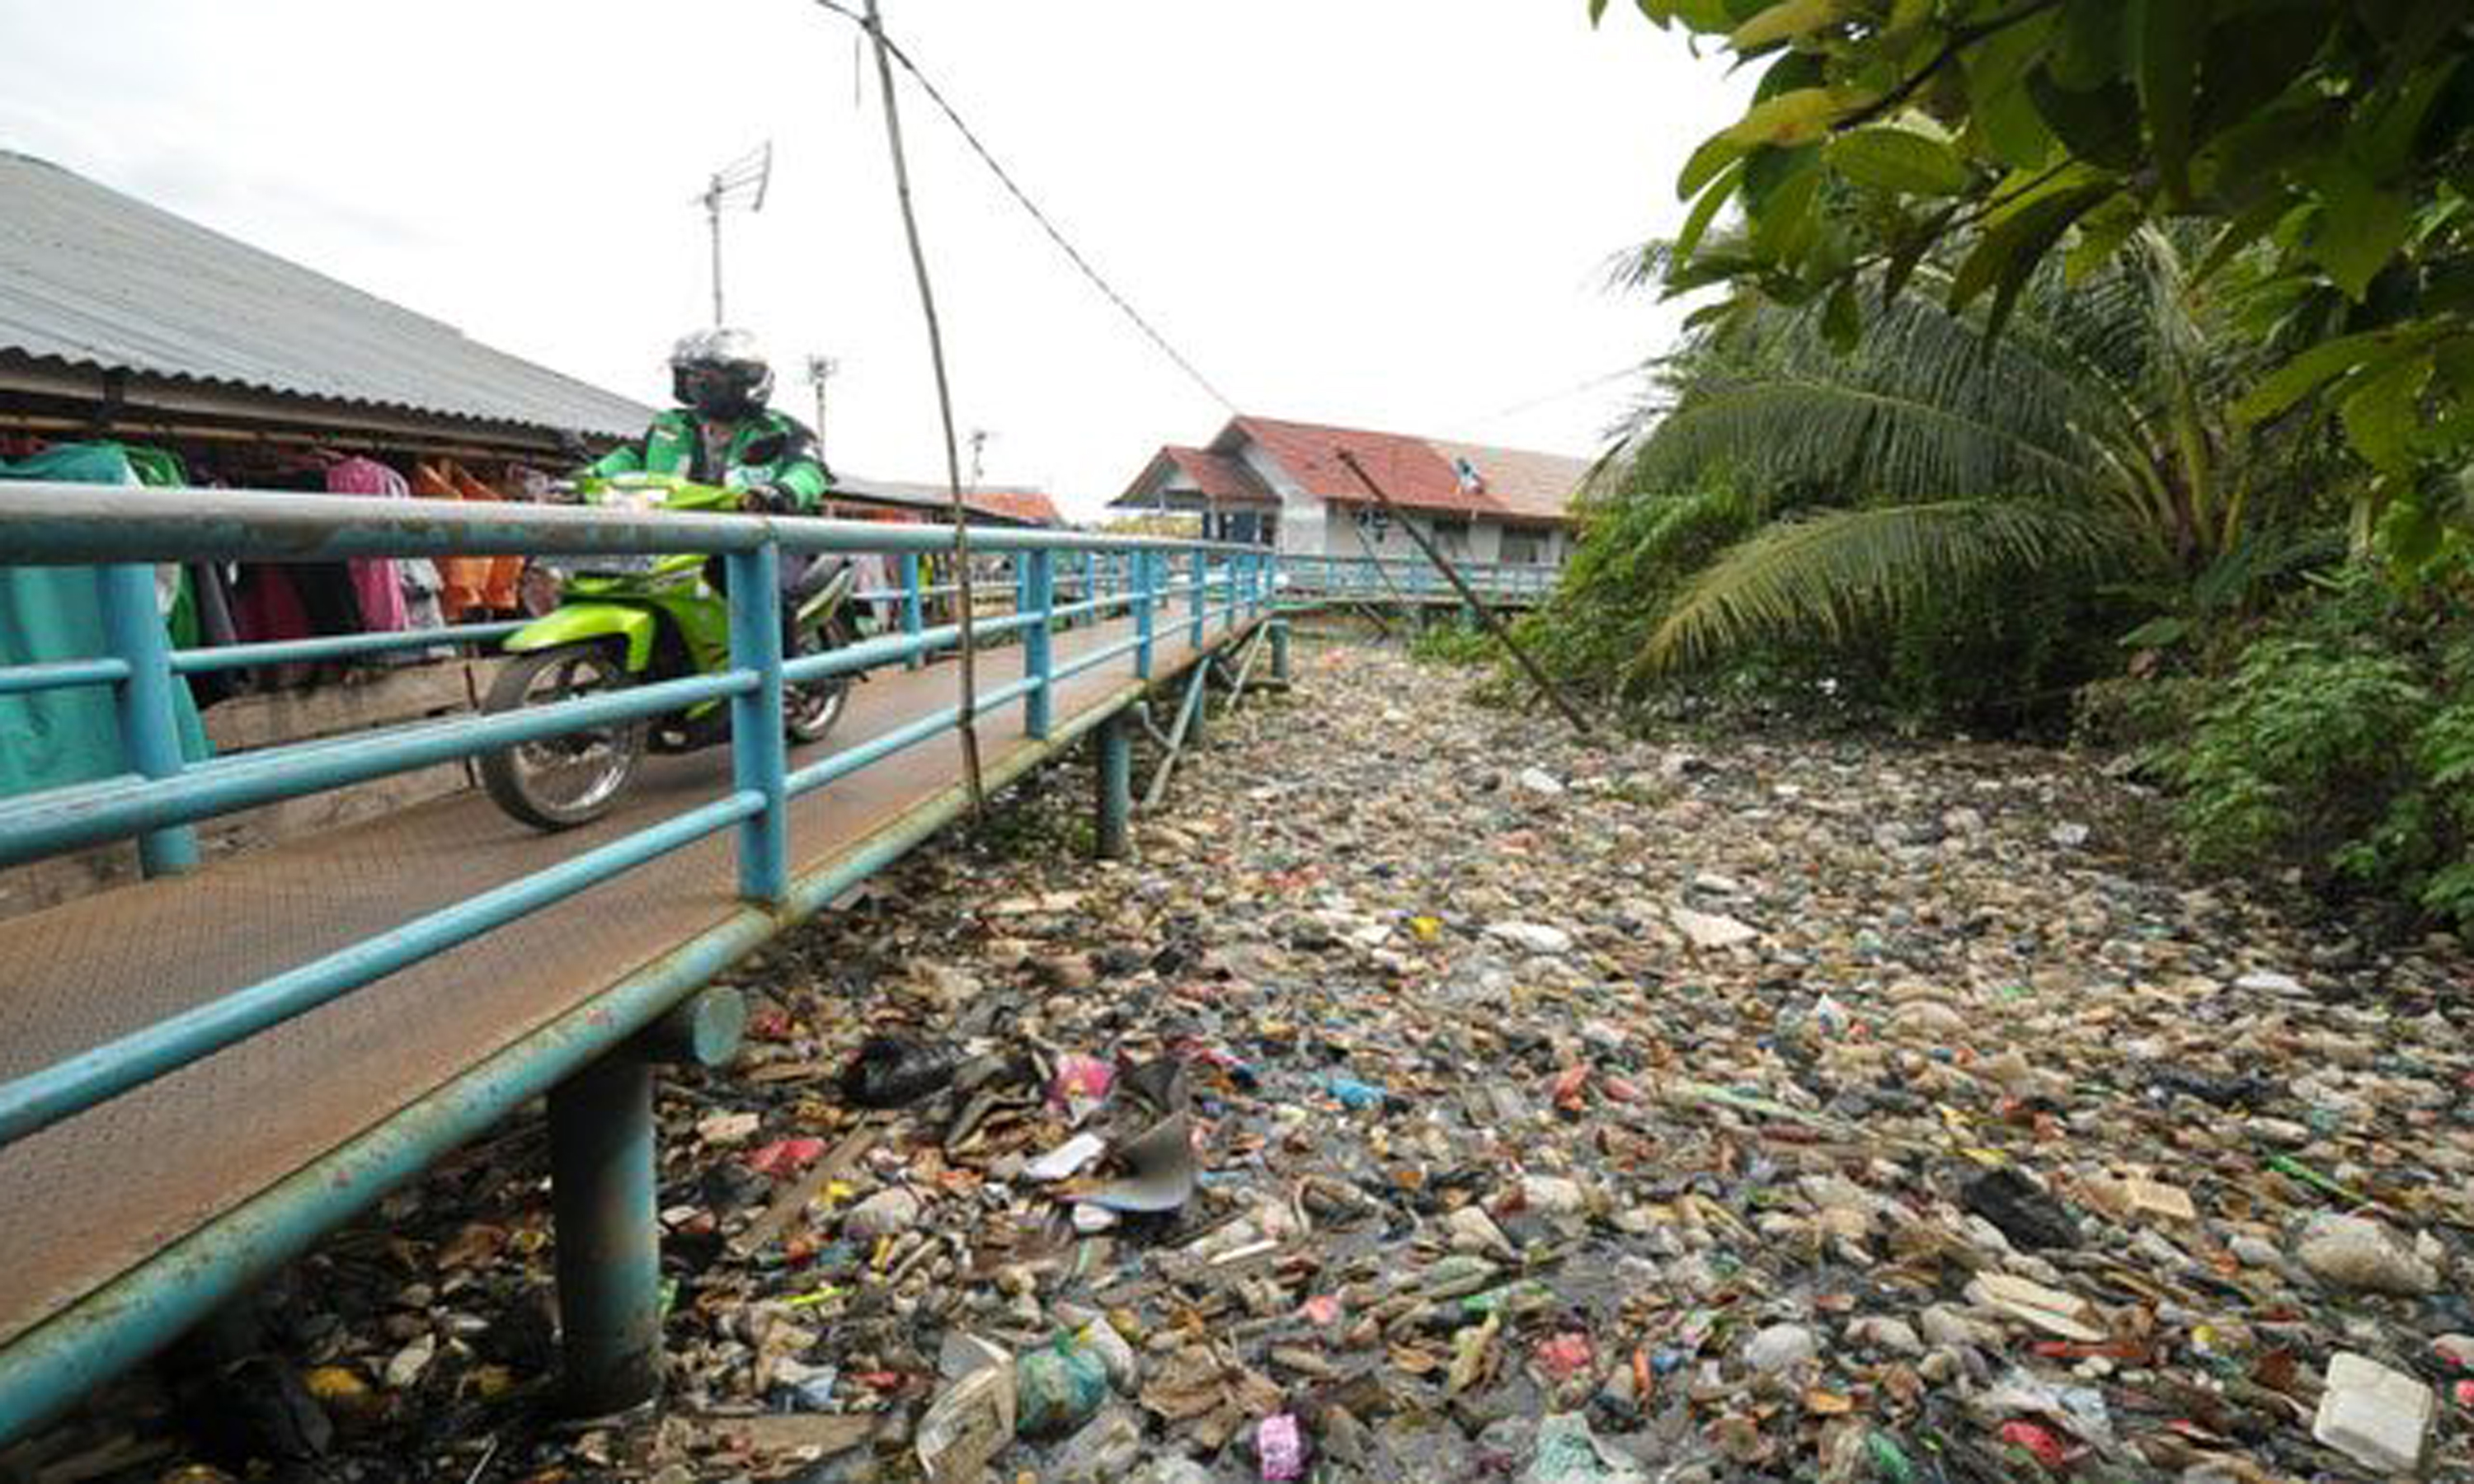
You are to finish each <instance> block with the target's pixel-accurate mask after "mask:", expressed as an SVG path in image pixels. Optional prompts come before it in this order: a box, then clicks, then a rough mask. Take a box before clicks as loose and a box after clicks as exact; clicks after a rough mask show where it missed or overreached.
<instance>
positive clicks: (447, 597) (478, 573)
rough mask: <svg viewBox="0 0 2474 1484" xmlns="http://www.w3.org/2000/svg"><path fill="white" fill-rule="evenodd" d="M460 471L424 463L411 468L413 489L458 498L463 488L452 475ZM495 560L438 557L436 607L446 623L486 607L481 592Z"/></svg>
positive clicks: (431, 495)
mask: <svg viewBox="0 0 2474 1484" xmlns="http://www.w3.org/2000/svg"><path fill="white" fill-rule="evenodd" d="M461 472H463V471H462V470H461V469H458V468H456V467H455V466H454V465H453V464H451V463H449V464H444V465H441V466H439V467H431V466H430V465H428V464H425V463H416V464H414V465H413V467H412V492H413V493H414V494H415V495H417V496H419V497H420V498H422V499H424V500H460V499H463V498H464V497H465V495H464V491H462V490H461V489H459V488H457V487H456V484H455V481H454V478H453V477H452V476H453V475H454V474H458V473H461ZM495 561H496V559H494V558H490V557H440V558H438V559H437V561H436V562H435V565H436V566H437V568H438V583H439V588H440V591H439V594H438V607H439V611H440V614H441V616H442V617H444V618H445V619H446V620H447V621H448V622H449V623H450V624H452V623H462V622H463V621H464V620H465V617H466V615H468V614H470V613H471V612H472V611H473V610H474V609H477V608H484V607H487V606H488V605H487V602H486V600H485V598H484V593H485V591H486V589H487V588H488V587H489V586H490V578H491V568H492V566H493V564H494V562H495Z"/></svg>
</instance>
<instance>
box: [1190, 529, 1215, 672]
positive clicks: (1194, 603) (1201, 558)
mask: <svg viewBox="0 0 2474 1484" xmlns="http://www.w3.org/2000/svg"><path fill="white" fill-rule="evenodd" d="M1210 592H1211V554H1210V553H1209V552H1206V551H1200V550H1198V551H1196V552H1195V554H1194V591H1193V592H1192V593H1190V594H1188V597H1189V599H1190V600H1191V602H1190V605H1189V606H1190V609H1191V611H1192V618H1191V627H1192V630H1193V633H1192V635H1191V637H1192V639H1193V643H1194V647H1195V648H1197V649H1201V647H1202V624H1203V605H1204V604H1205V603H1206V602H1207V601H1209V597H1210Z"/></svg>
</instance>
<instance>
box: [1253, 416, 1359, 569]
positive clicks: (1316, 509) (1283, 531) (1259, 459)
mask: <svg viewBox="0 0 2474 1484" xmlns="http://www.w3.org/2000/svg"><path fill="white" fill-rule="evenodd" d="M1237 457H1238V459H1239V460H1240V461H1242V462H1243V463H1244V464H1245V466H1246V467H1248V468H1249V469H1251V470H1253V471H1254V477H1255V478H1257V479H1259V480H1261V481H1262V482H1263V485H1264V487H1265V488H1266V489H1268V490H1270V491H1272V492H1273V494H1276V495H1278V496H1279V497H1280V528H1279V532H1278V538H1279V549H1280V550H1281V551H1284V552H1287V553H1290V554H1291V555H1294V556H1301V557H1322V556H1332V555H1342V556H1345V555H1346V554H1347V552H1348V550H1350V549H1353V548H1342V547H1338V546H1332V545H1329V544H1327V543H1326V539H1325V536H1326V533H1325V531H1324V528H1323V519H1322V509H1323V505H1322V501H1321V500H1319V499H1316V498H1315V497H1314V496H1313V495H1311V494H1308V493H1307V492H1306V491H1305V487H1304V486H1302V485H1299V484H1298V482H1297V481H1296V480H1294V479H1292V478H1290V477H1289V471H1288V470H1287V469H1284V468H1282V467H1280V465H1279V461H1278V460H1276V459H1274V458H1273V457H1272V456H1271V455H1270V454H1268V453H1266V452H1264V451H1263V445H1262V444H1260V443H1256V442H1254V441H1253V440H1252V439H1250V438H1240V439H1239V440H1238V442H1237ZM1341 534H1342V535H1343V537H1344V538H1345V537H1346V534H1347V533H1346V532H1343V533H1341Z"/></svg>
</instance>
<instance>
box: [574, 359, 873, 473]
mask: <svg viewBox="0 0 2474 1484" xmlns="http://www.w3.org/2000/svg"><path fill="white" fill-rule="evenodd" d="M670 394H671V395H673V396H674V397H676V398H677V399H678V401H679V404H680V405H679V406H678V407H676V408H673V409H672V410H670V411H668V412H666V413H663V414H661V415H660V416H658V417H656V418H655V419H653V425H652V427H651V429H650V430H649V431H647V432H646V433H645V435H644V442H643V446H641V447H639V446H638V445H636V444H633V443H630V444H628V445H626V446H624V447H621V448H616V449H613V450H612V451H611V452H610V453H609V454H607V455H605V456H604V457H603V458H601V459H600V460H599V461H597V462H595V463H594V464H593V465H592V466H590V467H588V468H587V469H586V470H585V472H586V473H588V474H597V475H603V476H607V475H611V474H632V473H639V472H645V473H654V474H670V475H675V476H677V477H679V478H682V479H692V480H694V481H696V482H697V483H699V484H709V485H724V486H728V487H730V488H732V489H735V490H739V491H741V494H740V502H741V503H742V504H743V505H745V506H746V507H747V508H748V509H749V510H753V511H763V512H767V513H770V514H775V515H788V514H793V513H797V514H812V513H813V512H814V510H815V509H816V506H817V504H818V503H819V502H820V501H821V500H822V499H823V498H824V494H825V491H827V490H829V489H831V488H832V487H833V482H834V476H833V473H832V471H831V470H829V469H827V468H826V467H825V466H824V464H823V463H822V461H820V460H819V459H818V458H817V457H816V451H815V450H816V439H815V435H814V434H813V433H811V432H809V431H808V429H807V428H806V426H805V425H803V424H802V423H801V422H800V421H799V420H798V419H796V418H791V417H787V416H785V415H783V414H781V413H778V412H774V411H772V410H771V409H770V408H767V407H766V406H765V405H764V403H765V399H766V398H768V397H770V396H771V395H773V368H772V367H771V366H770V365H769V364H767V363H766V361H765V359H764V350H763V349H762V348H760V347H758V345H757V342H756V337H755V336H754V335H752V334H750V333H748V332H747V331H745V330H741V329H724V328H720V327H716V328H713V329H709V330H696V331H694V332H692V333H691V334H687V335H682V336H680V337H679V342H678V344H677V345H676V346H674V347H671V349H670Z"/></svg>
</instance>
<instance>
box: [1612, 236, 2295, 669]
mask: <svg viewBox="0 0 2474 1484" xmlns="http://www.w3.org/2000/svg"><path fill="white" fill-rule="evenodd" d="M2190 264H2191V257H2190V256H2189V255H2188V253H2187V251H2186V245H2185V244H2183V243H2181V242H2178V241H2176V240H2175V237H2174V236H2173V235H2172V234H2171V233H2169V232H2167V231H2165V230H2160V229H2156V228H2152V227H2149V228H2143V229H2141V230H2140V231H2139V232H2137V233H2136V234H2134V236H2133V237H2132V238H2131V239H2130V240H2129V241H2128V242H2127V243H2126V244H2125V245H2124V247H2123V249H2122V251H2119V252H2117V253H2116V254H2114V255H2113V257H2112V258H2111V259H2110V260H2109V261H2108V262H2107V264H2106V265H2105V266H2104V267H2102V268H2100V269H2099V270H2098V271H2097V272H2095V273H2094V274H2092V275H2088V276H2087V277H2086V278H2085V279H2084V280H2082V281H2077V282H2073V281H2070V279H2069V277H2068V276H2067V270H2066V269H2065V268H2063V267H2062V266H2059V265H2053V266H2049V267H2048V268H2046V269H2044V270H2041V271H2040V274H2039V275H2038V277H2037V278H2036V279H2035V280H2033V281H2032V282H2031V283H2030V285H2029V286H2028V288H2027V289H2026V291H2025V293H2024V294H2023V296H2022V297H2021V299H2020V300H2019V303H2018V306H2017V308H2016V310H2015V312H2014V314H2013V316H2012V318H2011V320H2010V322H2009V323H2008V324H2007V326H2005V327H2004V329H2003V330H2002V331H2001V334H2000V335H1998V336H1996V337H1991V338H1988V337H1987V336H1986V334H1985V333H1984V330H1983V328H1982V323H1981V319H1980V317H1979V316H1976V315H1971V314H1953V313H1952V312H1951V311H1950V310H1949V309H1947V308H1946V307H1944V301H1945V299H1946V290H1947V287H1948V285H1947V282H1946V280H1945V279H1943V278H1941V277H1940V276H1939V275H1937V273H1936V271H1935V270H1934V269H1933V268H1931V267H1930V266H1928V267H1927V268H1926V269H1925V270H1923V271H1921V272H1919V273H1918V274H1917V275H1916V276H1915V278H1914V280H1913V281H1912V282H1911V283H1910V284H1909V285H1908V286H1907V287H1906V288H1905V289H1904V290H1903V291H1902V292H1901V293H1900V294H1899V295H1898V296H1897V297H1896V298H1895V299H1893V300H1892V301H1891V302H1890V303H1889V304H1888V305H1887V306H1886V307H1885V308H1884V309H1883V310H1882V311H1881V312H1880V315H1879V316H1878V318H1877V319H1876V321H1875V323H1873V324H1871V325H1870V326H1868V327H1867V328H1866V330H1865V332H1864V333H1863V335H1862V337H1861V339H1860V341H1858V342H1857V343H1856V344H1855V345H1854V346H1852V347H1847V348H1843V349H1842V348H1841V347H1838V346H1836V345H1833V344H1832V343H1831V341H1832V338H1833V337H1832V336H1831V334H1830V333H1829V326H1827V325H1826V324H1825V315H1824V313H1823V312H1822V311H1821V310H1820V308H1819V307H1818V306H1813V307H1809V308H1784V307H1780V306H1777V305H1757V304H1751V303H1746V304H1744V305H1741V306H1738V307H1737V308H1735V309H1733V310H1731V312H1730V313H1729V315H1728V316H1726V317H1725V318H1724V319H1722V320H1721V321H1720V322H1719V327H1717V328H1714V329H1711V330H1709V331H1706V332H1704V333H1703V334H1702V336H1701V337H1700V338H1698V339H1697V340H1696V341H1695V343H1694V344H1693V345H1692V346H1691V347H1689V348H1688V349H1687V350H1686V352H1685V353H1683V354H1682V355H1681V356H1679V357H1677V358H1675V359H1674V360H1673V361H1671V362H1669V363H1668V364H1667V365H1666V366H1665V367H1664V369H1663V371H1662V372H1661V375H1662V390H1663V391H1664V393H1665V395H1664V396H1663V397H1661V399H1660V401H1659V403H1658V405H1656V406H1655V407H1654V408H1652V409H1650V410H1648V411H1646V412H1645V413H1644V414H1643V416H1642V418H1641V419H1640V420H1639V423H1638V425H1637V428H1636V429H1635V431H1634V432H1633V434H1632V435H1631V436H1630V437H1629V438H1628V439H1627V441H1626V443H1624V445H1623V446H1622V447H1621V448H1620V450H1619V451H1618V453H1617V454H1616V455H1615V456H1614V457H1613V459H1612V460H1611V461H1610V463H1609V465H1608V467H1607V469H1606V471H1605V473H1604V475H1603V476H1602V485H1603V489H1602V492H1601V493H1600V494H1599V495H1598V496H1597V498H1598V499H1599V500H1600V501H1601V502H1605V501H1618V502H1620V501H1637V500H1655V501H1676V502H1694V501H1699V500H1703V499H1706V497H1707V491H1710V490H1711V489H1713V488H1724V489H1725V490H1727V491H1729V494H1728V498H1729V499H1731V500H1735V501H1738V502H1740V501H1741V500H1742V499H1743V498H1744V497H1745V496H1744V493H1743V492H1744V491H1749V492H1750V493H1751V495H1752V497H1753V498H1755V499H1758V500H1763V501H1766V502H1768V504H1769V510H1768V511H1767V512H1766V513H1764V516H1765V518H1762V519H1760V520H1759V521H1758V523H1757V524H1756V525H1755V526H1754V527H1753V528H1752V529H1751V531H1750V534H1749V535H1747V536H1745V537H1744V538H1743V539H1740V540H1737V541H1735V542H1734V544H1732V545H1729V546H1728V547H1727V548H1726V549H1725V550H1723V551H1721V552H1720V553H1718V554H1717V556H1716V557H1715V558H1714V560H1711V561H1710V562H1708V563H1707V564H1705V565H1702V566H1700V567H1698V569H1697V570H1695V571H1694V572H1693V573H1692V574H1691V575H1690V576H1689V577H1688V578H1687V579H1686V580H1685V581H1684V582H1683V584H1682V586H1680V588H1679V589H1678V590H1677V591H1675V592H1674V594H1673V595H1672V597H1671V599H1670V600H1669V601H1668V602H1667V603H1666V605H1665V607H1664V609H1663V611H1662V614H1661V617H1660V619H1659V621H1658V622H1657V624H1656V625H1655V627H1654V628H1651V629H1650V631H1649V633H1648V635H1647V637H1646V639H1645V641H1644V643H1643V645H1642V648H1641V650H1640V652H1639V654H1638V656H1637V661H1636V673H1654V672H1658V671H1661V670H1666V669H1670V668H1674V667H1678V666H1682V665H1686V664H1689V663H1692V662H1696V661H1706V660H1710V659H1714V658H1722V657H1724V656H1727V655H1730V654H1733V653H1735V652H1739V651H1741V650H1742V649H1744V648H1745V647H1747V646H1749V645H1752V644H1755V643H1758V642H1761V641H1765V640H1773V639H1781V638H1796V637H1803V636H1814V635H1817V636H1821V637H1826V638H1830V639H1833V640H1839V639H1848V638H1851V637H1857V636H1861V635H1862V634H1866V633H1869V632H1874V631H1878V630H1880V629H1881V628H1882V627H1884V626H1886V625H1888V624H1891V623H1894V622H1895V621H1896V620H1897V619H1898V618H1899V617H1900V616H1901V615H1902V614H1903V613H1904V612H1907V611H1910V610H1913V609H1914V608H1915V607H1916V606H1917V605H1920V604H1922V603H1924V602H1926V601H1927V600H1928V599H1929V598H1932V597H1934V596H1936V595H1948V594H1950V593H1951V592H1953V591H1956V590H1960V589H1968V588H1976V589H1980V588H1982V586H1984V585H1986V584H1990V583H1997V582H2012V581H2017V580H2020V579H2021V578H2022V577H2031V578H2033V577H2050V576H2065V577H2074V578H2078V579H2084V580H2085V581H2087V582H2089V583H2091V584H2099V585H2106V586H2115V587H2119V588H2123V589H2129V590H2134V591H2139V592H2143V593H2146V594H2147V596H2148V599H2149V606H2150V608H2151V610H2153V611H2154V612H2155V613H2157V614H2159V615H2161V617H2160V620H2159V621H2158V622H2157V623H2155V624H2152V625H2149V626H2143V630H2142V633H2143V634H2144V636H2145V637H2146V638H2147V640H2148V641H2150V642H2159V643H2161V642H2168V641H2170V640H2171V639H2172V638H2174V637H2176V636H2178V631H2177V630H2176V628H2175V627H2174V626H2177V625H2180V626H2185V627H2187V612H2186V611H2185V610H2188V609H2189V608H2191V607H2192V605H2193V604H2194V603H2195V602H2206V601H2221V600H2222V599H2223V598H2224V597H2225V596H2226V595H2227V594H2229V593H2239V592H2241V591H2243V590H2244V589H2245V588H2246V587H2247V586H2249V585H2250V582H2251V580H2252V579H2253V578H2254V577H2255V576H2256V575H2257V574H2258V573H2259V572H2260V571H2262V570H2263V569H2264V568H2266V567H2268V566H2273V565H2275V564H2277V563H2279V562H2290V561H2291V560H2292V551H2291V549H2290V543H2289V542H2286V541H2285V540H2284V538H2285V537H2286V536H2287V535H2288V534H2289V530H2290V523H2289V521H2288V519H2287V517H2288V516H2289V515H2290V514H2291V513H2292V511H2293V510H2294V508H2295V506H2296V504H2297V502H2298V501H2300V500H2302V499H2304V498H2307V492H2306V491H2307V490H2308V482H2307V481H2306V480H2304V479H2302V478H2300V477H2298V473H2299V470H2298V467H2297V466H2298V464H2299V463H2300V462H2304V461H2305V460H2306V459H2307V456H2308V451H2309V449H2310V448H2311V447H2314V446H2316V442H2312V441H2309V435H2307V434H2306V433H2303V432H2301V431H2298V430H2296V429H2292V428H2271V429H2249V428H2245V427H2244V426H2242V425H2240V424H2239V423H2237V422H2236V421H2235V420H2234V419H2233V418H2232V416H2231V414H2230V412H2229V411H2228V409H2229V407H2230V405H2231V403H2232V401H2233V400H2234V398H2235V397H2236V396H2237V395H2239V394H2240V392H2241V390H2242V389H2243V388H2244V387H2245V386H2246V385H2248V384H2249V383H2250V381H2251V380H2253V379H2254V378H2255V376H2256V375H2257V373H2258V371H2259V370H2260V369H2261V366H2262V360H2263V358H2262V355H2261V353H2260V351H2259V349H2258V347H2257V343H2256V341H2255V340H2254V339H2252V338H2251V337H2249V336H2247V335H2246V334H2244V331H2243V327H2242V325H2241V323H2240V300H2241V289H2240V286H2239V283H2238V282H2236V281H2230V280H2210V281H2209V282H2208V283H2205V284H2202V283H2198V282H2195V281H2194V278H2193V276H2192V273H2191V267H2190Z"/></svg>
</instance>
